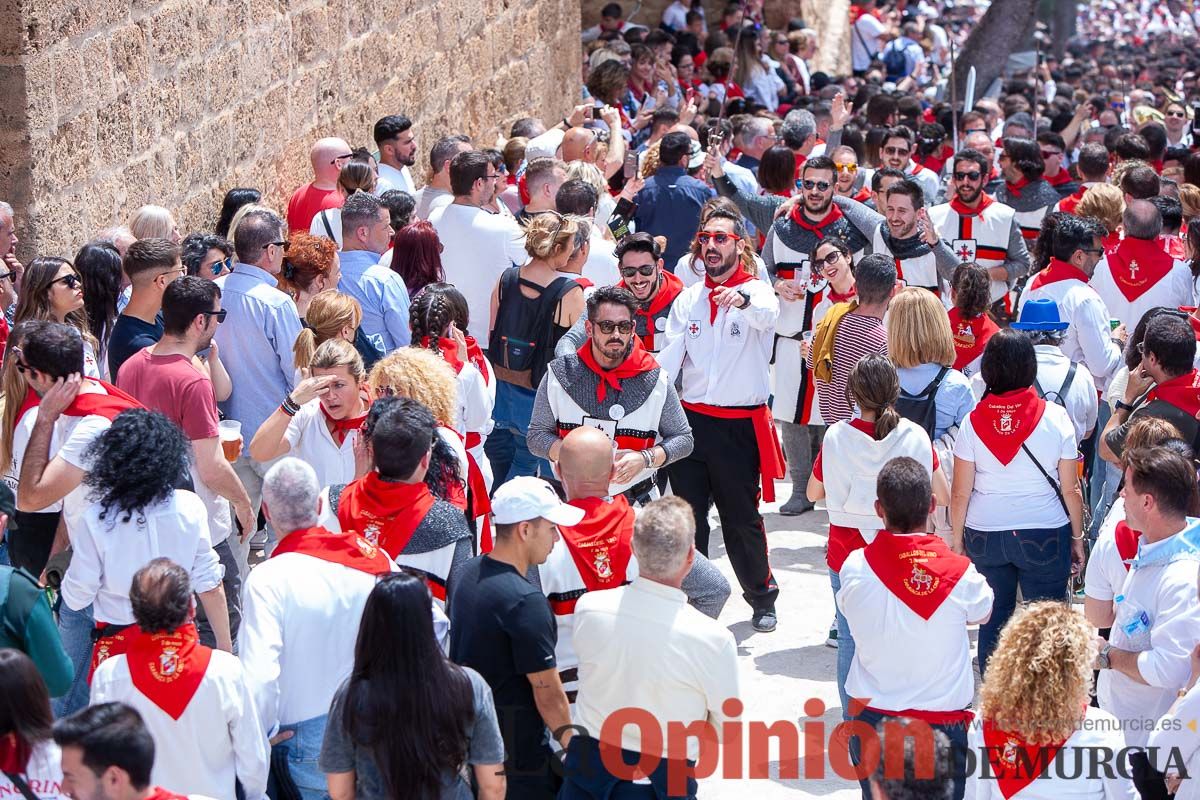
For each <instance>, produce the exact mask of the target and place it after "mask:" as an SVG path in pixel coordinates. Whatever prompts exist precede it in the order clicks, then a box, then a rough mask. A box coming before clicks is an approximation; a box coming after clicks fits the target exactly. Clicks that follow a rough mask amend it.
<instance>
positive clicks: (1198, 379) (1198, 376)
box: [1146, 370, 1200, 417]
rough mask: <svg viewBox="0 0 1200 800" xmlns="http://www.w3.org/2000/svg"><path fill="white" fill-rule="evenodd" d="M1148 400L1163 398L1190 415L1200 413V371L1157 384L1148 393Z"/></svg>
mask: <svg viewBox="0 0 1200 800" xmlns="http://www.w3.org/2000/svg"><path fill="white" fill-rule="evenodd" d="M1146 400H1147V401H1150V400H1162V401H1163V402H1164V403H1169V404H1170V405H1173V406H1175V407H1176V408H1178V409H1180V410H1181V411H1183V412H1184V413H1185V414H1187V415H1188V416H1189V417H1194V416H1196V415H1197V414H1198V413H1200V372H1197V371H1196V370H1192V371H1191V372H1188V373H1185V374H1183V375H1180V376H1179V377H1178V378H1171V379H1170V380H1168V381H1163V382H1162V383H1160V384H1158V385H1157V386H1155V387H1154V388H1153V389H1151V390H1150V393H1149V394H1148V395H1146Z"/></svg>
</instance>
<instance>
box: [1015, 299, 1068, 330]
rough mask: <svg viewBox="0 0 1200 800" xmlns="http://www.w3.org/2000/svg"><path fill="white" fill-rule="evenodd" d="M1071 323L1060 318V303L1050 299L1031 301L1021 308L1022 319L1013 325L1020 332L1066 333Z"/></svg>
mask: <svg viewBox="0 0 1200 800" xmlns="http://www.w3.org/2000/svg"><path fill="white" fill-rule="evenodd" d="M1069 326H1070V323H1068V322H1063V321H1062V320H1061V319H1059V316H1058V303H1056V302H1054V301H1053V300H1051V299H1049V298H1044V299H1042V298H1039V299H1037V300H1029V301H1027V302H1026V303H1025V305H1024V306H1022V307H1021V318H1020V319H1019V320H1017V321H1016V322H1014V323H1013V324H1012V327H1013V328H1015V329H1017V330H1019V331H1065V330H1066V329H1067V328H1068V327H1069Z"/></svg>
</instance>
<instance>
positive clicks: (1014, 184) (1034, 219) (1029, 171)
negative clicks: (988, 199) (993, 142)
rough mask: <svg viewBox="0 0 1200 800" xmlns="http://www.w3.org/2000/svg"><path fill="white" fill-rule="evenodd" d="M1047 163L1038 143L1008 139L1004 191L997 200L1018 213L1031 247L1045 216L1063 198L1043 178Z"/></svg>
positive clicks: (1002, 167) (1003, 165)
mask: <svg viewBox="0 0 1200 800" xmlns="http://www.w3.org/2000/svg"><path fill="white" fill-rule="evenodd" d="M1045 171H1046V162H1045V161H1044V160H1043V159H1042V151H1041V149H1040V148H1039V146H1038V143H1037V142H1035V141H1034V140H1032V139H1018V138H1014V137H1009V138H1007V139H1005V140H1004V150H1003V151H1001V153H1000V172H1001V174H1003V175H1004V188H1002V189H1001V190H1000V192H999V193H998V194H997V196H996V199H997V200H999V201H1000V202H1002V203H1004V204H1005V205H1008V206H1010V207H1011V208H1012V209H1013V211H1015V212H1017V213H1016V220H1017V225H1019V226H1020V227H1021V235H1022V236H1024V237H1025V244H1026V245H1028V244H1030V243H1031V242H1033V241H1034V240H1036V239H1037V237H1038V232H1039V231H1041V229H1042V217H1044V216H1046V212H1047V211H1050V210H1051V209H1052V208H1054V207H1055V206H1056V205H1058V201H1059V200H1060V199H1061V198H1060V197H1059V196H1058V192H1056V191H1055V190H1054V187H1053V186H1051V185H1050V184H1049V183H1047V182H1046V179H1045V177H1044V174H1045Z"/></svg>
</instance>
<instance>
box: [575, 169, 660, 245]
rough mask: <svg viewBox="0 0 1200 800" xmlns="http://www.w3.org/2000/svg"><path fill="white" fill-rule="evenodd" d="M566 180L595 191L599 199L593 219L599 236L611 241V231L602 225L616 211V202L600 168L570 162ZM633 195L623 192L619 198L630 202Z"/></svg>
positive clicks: (639, 184)
mask: <svg viewBox="0 0 1200 800" xmlns="http://www.w3.org/2000/svg"><path fill="white" fill-rule="evenodd" d="M567 180H569V181H583V182H584V183H586V184H588V185H590V186H591V187H592V188H593V189H595V190H596V196H597V197H598V198H600V199H599V200H598V201H597V203H596V215H595V219H596V220H597V223H598V227H599V229H600V234H601V235H602V236H603V237H604V238H605V239H607V240H609V241H612V231H610V230H609V229H608V225H605V224H602V223H603V222H604V221H605V220H607V219H608V218H609V217H611V216H612V215H613V212H614V211H616V209H617V200H616V198H614V197H613V196H612V193H611V192H609V191H608V181H606V180H604V174H603V173H602V172H600V168H599V167H597V166H596V165H595V164H591V163H589V162H587V161H572V162H570V163H569V164H567ZM629 183H630V184H633V183H634V182H633V181H630V182H629ZM641 185H642V184H641V183H638V186H639V187H640V186H641ZM633 194H636V192H635V193H626V192H625V190H622V191H621V196H622V197H628V198H629V199H630V200H632V199H633Z"/></svg>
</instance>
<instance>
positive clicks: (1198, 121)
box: [1192, 101, 1200, 132]
mask: <svg viewBox="0 0 1200 800" xmlns="http://www.w3.org/2000/svg"><path fill="white" fill-rule="evenodd" d="M1192 130H1193V131H1198V132H1200V101H1196V102H1193V103H1192Z"/></svg>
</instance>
